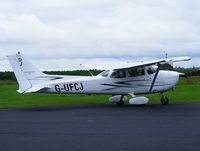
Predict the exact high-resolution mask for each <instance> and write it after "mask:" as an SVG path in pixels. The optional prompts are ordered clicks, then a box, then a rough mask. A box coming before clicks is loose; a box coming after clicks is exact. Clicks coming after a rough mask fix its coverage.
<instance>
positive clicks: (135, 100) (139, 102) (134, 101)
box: [129, 96, 149, 105]
mask: <svg viewBox="0 0 200 151" xmlns="http://www.w3.org/2000/svg"><path fill="white" fill-rule="evenodd" d="M148 102H149V99H148V98H146V97H143V96H141V97H135V98H132V99H130V100H129V103H130V104H135V105H143V104H147V103H148Z"/></svg>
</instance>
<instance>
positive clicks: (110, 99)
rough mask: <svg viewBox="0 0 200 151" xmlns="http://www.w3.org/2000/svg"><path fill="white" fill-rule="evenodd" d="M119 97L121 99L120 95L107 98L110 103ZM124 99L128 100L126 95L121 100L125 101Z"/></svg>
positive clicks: (117, 100) (116, 100)
mask: <svg viewBox="0 0 200 151" xmlns="http://www.w3.org/2000/svg"><path fill="white" fill-rule="evenodd" d="M120 99H121V95H116V96H112V97H110V98H109V102H110V103H117V102H119V101H120ZM126 100H128V98H127V97H126V96H124V97H123V100H122V101H124V102H125V101H126Z"/></svg>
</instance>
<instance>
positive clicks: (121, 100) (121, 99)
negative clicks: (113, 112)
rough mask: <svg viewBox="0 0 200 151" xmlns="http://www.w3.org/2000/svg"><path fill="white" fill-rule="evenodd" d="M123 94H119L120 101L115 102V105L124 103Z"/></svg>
mask: <svg viewBox="0 0 200 151" xmlns="http://www.w3.org/2000/svg"><path fill="white" fill-rule="evenodd" d="M124 103H125V102H124V95H121V98H120V101H119V102H116V104H117V105H124Z"/></svg>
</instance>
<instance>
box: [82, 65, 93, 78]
mask: <svg viewBox="0 0 200 151" xmlns="http://www.w3.org/2000/svg"><path fill="white" fill-rule="evenodd" d="M80 66H81V67H82V66H83V65H82V64H80ZM86 71H88V72H89V74H90V75H91V76H94V75H93V74H92V72H91V71H90V69H89V70H86Z"/></svg>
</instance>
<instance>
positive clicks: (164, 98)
mask: <svg viewBox="0 0 200 151" xmlns="http://www.w3.org/2000/svg"><path fill="white" fill-rule="evenodd" d="M161 97H162V98H161V103H162V105H167V104H168V103H169V99H168V98H167V97H165V96H164V95H163V93H161Z"/></svg>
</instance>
